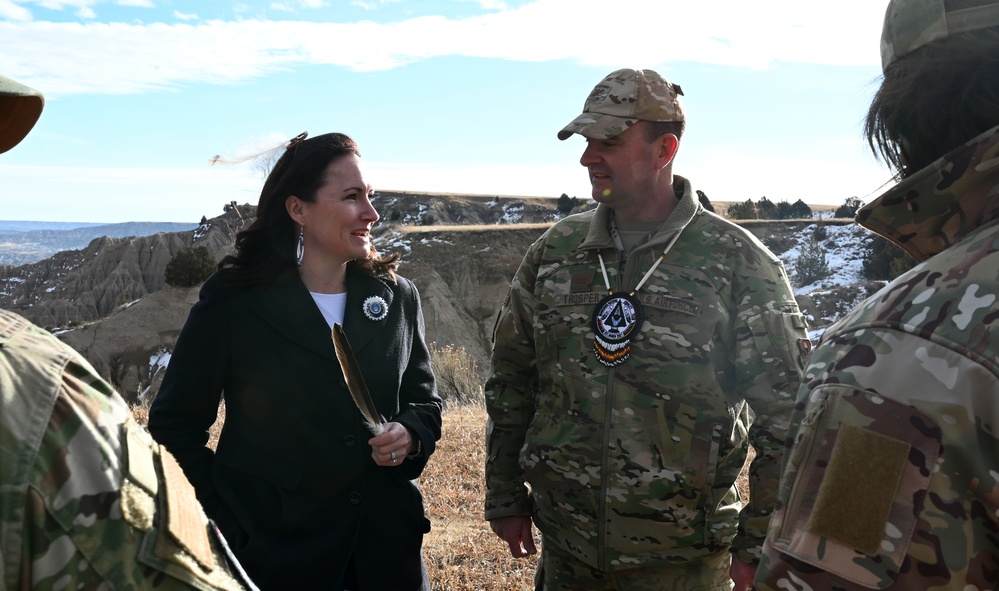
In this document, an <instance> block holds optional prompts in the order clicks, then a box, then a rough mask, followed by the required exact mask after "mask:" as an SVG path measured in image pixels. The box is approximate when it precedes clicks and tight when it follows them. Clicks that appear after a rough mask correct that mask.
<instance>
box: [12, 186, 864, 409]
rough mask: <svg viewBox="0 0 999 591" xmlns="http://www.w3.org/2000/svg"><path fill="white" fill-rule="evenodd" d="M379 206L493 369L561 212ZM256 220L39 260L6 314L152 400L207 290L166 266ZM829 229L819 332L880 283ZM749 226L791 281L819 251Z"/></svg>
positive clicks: (392, 234) (428, 203) (468, 343)
mask: <svg viewBox="0 0 999 591" xmlns="http://www.w3.org/2000/svg"><path fill="white" fill-rule="evenodd" d="M373 203H374V205H375V207H376V208H377V209H378V211H379V213H380V214H381V221H380V222H379V223H378V225H377V226H376V227H375V229H374V231H373V238H374V242H375V245H376V247H377V248H378V249H379V251H381V252H383V253H393V252H398V253H400V254H402V257H403V258H402V265H401V267H400V273H401V274H402V275H404V276H406V277H408V278H409V279H412V280H413V281H414V282H415V284H416V285H417V287H418V288H419V290H420V295H421V298H422V301H423V309H424V313H425V316H426V321H427V323H426V327H427V338H428V340H429V341H431V342H436V343H437V345H438V346H445V345H455V346H459V347H462V348H464V349H465V350H466V351H468V352H469V353H470V354H471V356H472V357H473V359H475V361H476V362H477V363H478V364H479V369H480V371H485V369H486V365H487V362H488V355H489V349H490V337H491V334H492V329H493V326H494V323H495V319H496V312H497V310H498V309H499V306H500V303H501V301H502V299H503V297H504V295H505V294H506V291H507V287H508V286H509V282H510V279H511V278H512V277H513V274H514V272H515V271H516V269H517V266H518V265H519V264H520V261H521V258H522V257H523V255H524V252H525V251H526V249H527V247H528V246H529V245H530V244H531V242H533V241H534V240H536V239H537V238H538V237H539V236H540V235H541V233H542V232H544V231H545V229H546V228H548V227H549V226H550V225H551V224H552V223H554V221H556V220H558V219H560V218H562V217H564V214H563V213H561V212H559V211H558V209H557V202H556V200H555V199H550V198H526V197H525V198H518V197H506V196H498V197H497V196H467V195H449V194H429V193H404V192H380V193H379V194H378V195H377V196H376V197H375V199H373ZM582 206H583V207H589V206H592V202H590V203H588V204H587V203H582ZM254 215H255V207H253V206H251V205H239V206H237V207H236V208H233V209H229V211H227V212H225V213H224V214H223V215H221V216H218V217H215V218H212V219H209V220H206V221H205V223H203V224H200V225H193V226H195V227H194V229H190V230H185V231H181V232H160V233H156V234H152V235H147V236H142V237H124V238H111V237H102V238H99V239H95V240H94V241H92V242H91V243H89V244H88V245H87V246H86V247H85V248H83V249H80V250H69V251H63V252H59V253H56V254H54V255H53V256H51V257H49V258H46V259H44V260H41V261H37V262H34V263H31V264H26V265H22V266H18V267H10V266H0V307H2V308H7V309H10V310H13V311H15V312H18V313H20V314H22V315H24V316H26V317H27V318H28V319H30V320H32V321H34V322H36V323H37V324H40V325H42V326H43V327H46V328H48V329H50V330H52V331H53V332H56V333H57V334H58V335H59V338H61V339H62V340H64V341H65V342H67V343H68V344H70V345H71V346H72V347H74V348H75V349H77V350H78V351H80V352H81V353H83V355H84V356H86V357H87V359H88V360H90V362H91V363H92V364H93V365H94V366H95V367H96V368H97V369H98V371H100V372H101V374H102V375H103V376H104V377H106V378H107V379H109V380H110V381H111V382H112V383H113V384H114V385H115V386H116V387H117V388H118V389H119V391H120V392H121V393H122V394H123V395H124V396H125V397H126V399H128V400H130V401H135V400H137V399H147V398H146V397H147V396H150V395H152V394H153V393H155V391H156V390H157V389H158V387H159V382H160V380H161V379H162V371H163V368H164V365H165V363H166V361H167V360H168V359H169V355H170V352H171V351H172V350H173V346H174V343H175V342H176V339H177V335H178V334H179V332H180V329H181V327H182V326H183V324H184V321H185V319H186V318H187V314H188V312H189V311H190V308H191V305H192V304H193V303H194V302H196V301H197V298H198V287H192V288H172V287H169V286H167V285H166V284H165V282H164V277H163V276H164V270H165V268H166V264H167V263H168V262H169V261H170V259H171V258H173V256H174V255H175V254H176V253H177V251H178V250H180V249H181V248H184V247H190V246H205V247H207V248H208V250H209V252H211V254H212V257H213V258H214V259H215V260H219V259H220V258H221V257H222V256H224V255H225V254H227V253H229V252H231V251H232V248H233V244H234V239H235V235H236V232H237V231H238V230H239V229H240V228H242V227H244V225H245V224H247V223H250V221H251V220H252V218H253V216H254ZM821 223H822V224H823V225H825V226H828V230H827V232H825V233H826V234H827V236H828V237H827V238H826V239H824V241H823V248H824V249H825V250H827V251H828V252H829V253H830V260H829V266H830V274H829V276H828V277H826V278H824V279H822V280H821V281H819V282H816V283H814V284H810V285H804V286H798V285H796V287H797V289H796V290H795V292H796V294H797V296H798V302H799V305H800V306H801V307H802V309H803V311H805V313H806V314H807V315H808V317H809V323H810V325H811V328H813V329H816V331H817V332H816V333H815V334H818V333H819V332H821V329H822V328H823V327H825V326H828V324H829V323H830V322H832V321H834V320H836V319H837V318H838V317H839V316H841V315H842V314H843V312H844V311H846V310H848V309H849V308H850V307H852V306H853V305H854V304H855V303H856V302H857V301H858V298H860V297H863V296H864V295H866V294H868V293H871V292H872V291H871V290H873V289H875V288H876V287H878V285H876V284H875V283H872V282H864V281H863V280H862V279H861V278H860V277H859V276H858V269H859V259H860V257H861V256H862V253H863V250H864V244H865V241H866V240H868V239H869V238H868V237H867V236H868V233H867V232H866V231H865V230H863V229H862V228H860V227H859V226H856V225H855V224H851V223H848V222H846V221H845V220H829V219H824V220H822V221H821ZM745 227H746V228H747V229H748V230H749V231H751V232H753V233H754V234H756V235H757V236H759V237H760V238H761V239H762V240H764V242H765V243H766V244H767V245H768V246H770V248H771V249H772V250H773V251H774V252H775V253H776V254H778V255H779V256H780V257H781V258H782V260H783V261H784V264H785V267H786V268H787V271H788V274H789V275H790V276H791V277H792V279H793V278H794V277H795V273H796V259H797V257H798V256H799V255H800V253H801V252H803V251H804V250H805V249H808V248H814V246H811V245H813V244H814V242H813V241H814V236H815V234H816V232H815V231H814V228H815V221H813V220H797V221H785V222H776V221H771V222H763V221H759V222H757V223H752V224H749V223H747V224H745Z"/></svg>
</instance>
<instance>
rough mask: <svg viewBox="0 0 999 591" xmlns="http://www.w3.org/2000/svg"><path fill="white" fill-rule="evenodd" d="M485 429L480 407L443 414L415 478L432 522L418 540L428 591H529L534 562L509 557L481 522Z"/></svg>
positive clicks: (466, 407)
mask: <svg viewBox="0 0 999 591" xmlns="http://www.w3.org/2000/svg"><path fill="white" fill-rule="evenodd" d="M485 425H486V411H485V409H484V407H482V406H481V405H468V406H463V407H459V408H455V409H452V410H449V411H447V412H446V413H444V435H443V437H441V440H440V442H439V444H438V447H437V452H436V453H435V454H434V455H433V457H432V458H431V460H430V463H429V465H428V466H427V469H426V470H425V471H424V472H423V476H421V477H420V488H421V489H422V490H423V498H424V503H425V504H426V508H427V516H428V517H429V518H430V520H431V521H432V522H433V529H432V530H431V532H430V533H429V534H428V535H427V537H426V538H424V542H423V555H424V557H425V558H426V561H427V570H428V571H429V572H430V581H431V583H432V587H433V589H434V591H479V590H487V589H488V590H492V589H495V590H503V591H529V590H531V589H534V571H535V567H536V565H537V560H536V559H535V558H534V557H529V558H520V559H516V558H513V557H512V556H510V551H509V549H508V548H507V546H506V543H505V542H503V541H502V540H500V539H499V538H498V537H496V535H495V534H493V532H492V530H491V529H489V524H488V523H487V522H486V521H485V519H484V518H483V516H482V510H483V504H482V503H483V500H484V498H485V483H484V479H485V465H486V453H485V434H484V430H485ZM535 536H537V532H535ZM535 539H536V540H537V537H536V538H535Z"/></svg>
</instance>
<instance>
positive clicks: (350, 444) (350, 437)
mask: <svg viewBox="0 0 999 591" xmlns="http://www.w3.org/2000/svg"><path fill="white" fill-rule="evenodd" d="M355 443H357V440H356V439H354V436H353V435H348V436H346V437H344V438H343V444H344V445H345V446H346V447H354V444H355Z"/></svg>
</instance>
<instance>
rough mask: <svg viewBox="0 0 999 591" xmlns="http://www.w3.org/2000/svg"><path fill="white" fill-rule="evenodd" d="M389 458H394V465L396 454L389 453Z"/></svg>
mask: <svg viewBox="0 0 999 591" xmlns="http://www.w3.org/2000/svg"><path fill="white" fill-rule="evenodd" d="M389 457H390V458H392V463H393V464H394V463H395V452H394V451H392V452H389Z"/></svg>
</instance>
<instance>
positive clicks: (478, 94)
mask: <svg viewBox="0 0 999 591" xmlns="http://www.w3.org/2000/svg"><path fill="white" fill-rule="evenodd" d="M886 5H887V0H842V1H840V2H837V3H830V2H824V3H819V2H808V1H803V0H761V1H760V2H746V1H745V0H685V1H678V0H615V1H614V2H607V1H599V2H598V1H594V0H431V1H422V0H421V1H415V0H354V1H351V0H284V1H274V2H266V1H260V2H250V1H235V2H234V1H229V0H199V1H186V0H183V1H182V0H0V74H2V75H4V76H7V77H10V78H14V79H16V80H18V81H20V82H22V83H25V84H28V85H29V86H32V87H34V88H37V89H38V90H41V91H42V92H43V93H44V94H45V95H46V106H45V111H44V112H43V113H42V117H41V119H40V120H39V122H38V124H37V125H36V127H35V129H34V130H33V132H32V133H31V135H29V136H28V138H27V139H26V140H25V141H24V142H22V143H21V144H20V145H18V146H17V147H16V148H14V149H13V150H11V151H10V152H7V153H5V154H2V155H0V203H2V210H0V219H7V220H37V221H86V222H124V221H174V222H197V221H198V220H200V218H201V216H202V215H206V216H208V217H213V216H215V215H219V214H221V213H222V207H223V205H224V204H225V203H228V202H230V201H233V200H236V201H238V202H240V203H255V202H256V200H257V196H258V194H259V188H260V185H261V184H262V180H263V172H262V168H261V166H259V165H254V164H253V163H248V164H242V165H236V166H226V165H223V166H210V165H209V159H210V158H211V157H212V156H214V155H216V154H221V155H223V156H227V157H233V158H237V157H239V156H241V155H245V154H249V153H253V152H257V151H260V150H262V149H264V148H266V147H270V146H275V145H277V144H278V143H280V142H281V141H283V140H286V139H288V138H290V137H293V136H294V135H296V134H298V133H299V132H302V131H308V132H310V133H311V134H313V135H318V134H320V133H325V132H329V131H341V132H345V133H348V134H349V135H351V136H352V137H354V139H355V140H357V142H358V143H359V144H360V147H361V151H362V154H363V157H364V160H365V161H366V162H367V164H368V167H369V171H370V180H371V181H372V182H373V184H374V185H375V188H376V189H385V190H412V191H429V192H461V193H477V194H486V195H530V196H551V197H557V196H559V195H560V194H561V193H567V194H568V195H570V196H578V197H580V198H584V197H587V196H589V182H588V180H587V178H586V174H585V171H584V169H583V168H582V167H581V166H579V163H578V160H579V156H580V153H581V152H582V150H583V147H584V144H583V140H582V139H581V138H580V137H579V136H574V137H573V138H570V139H569V140H567V141H565V142H560V141H558V139H557V138H556V135H555V134H556V133H557V132H558V130H559V129H561V128H562V126H564V125H565V124H566V123H568V122H569V121H570V120H572V118H573V117H575V116H576V115H577V114H579V112H580V110H581V109H582V105H583V101H584V100H585V98H586V96H587V94H589V92H590V90H591V89H592V87H593V86H594V85H595V84H596V83H597V82H599V81H600V80H601V78H603V76H604V75H605V74H607V73H609V72H611V71H613V70H615V69H618V68H622V67H630V68H651V69H655V70H657V71H659V72H660V73H661V74H663V75H664V76H665V77H666V78H667V79H669V80H670V81H671V82H674V83H677V84H680V85H681V86H682V87H683V90H684V93H685V96H684V98H683V100H684V106H685V108H686V112H687V118H688V124H687V133H686V135H685V136H684V138H683V141H682V143H681V147H680V152H679V155H678V157H677V160H676V163H675V166H674V172H675V173H677V174H681V175H684V176H686V177H688V178H690V180H691V182H692V183H693V185H694V187H695V188H699V189H701V190H703V191H704V192H705V193H706V194H707V195H708V196H709V197H710V198H711V199H714V200H719V201H744V200H746V199H753V200H757V199H759V198H760V197H762V196H767V197H768V198H769V199H771V200H773V201H780V200H787V201H791V202H794V201H796V200H798V199H803V200H804V201H805V202H807V203H816V204H834V205H838V204H840V203H842V202H843V201H844V200H845V199H846V198H849V197H859V198H860V199H862V200H863V201H865V202H868V201H870V200H871V199H873V197H875V196H876V195H877V194H878V193H880V191H881V190H883V188H882V187H883V185H884V183H886V182H887V181H888V180H889V179H890V174H889V172H888V170H887V168H886V167H885V166H884V165H883V164H881V163H879V162H877V161H876V160H875V159H874V157H873V156H872V155H871V154H870V150H869V148H868V147H867V145H866V143H865V142H864V141H863V139H862V136H861V127H862V122H863V117H864V114H865V113H866V108H867V105H868V104H869V102H870V98H871V96H872V94H873V92H874V90H875V89H876V84H877V80H878V76H879V75H880V57H879V53H878V39H879V36H880V31H881V21H882V17H883V14H884V9H885V6H886ZM376 205H377V204H376Z"/></svg>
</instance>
